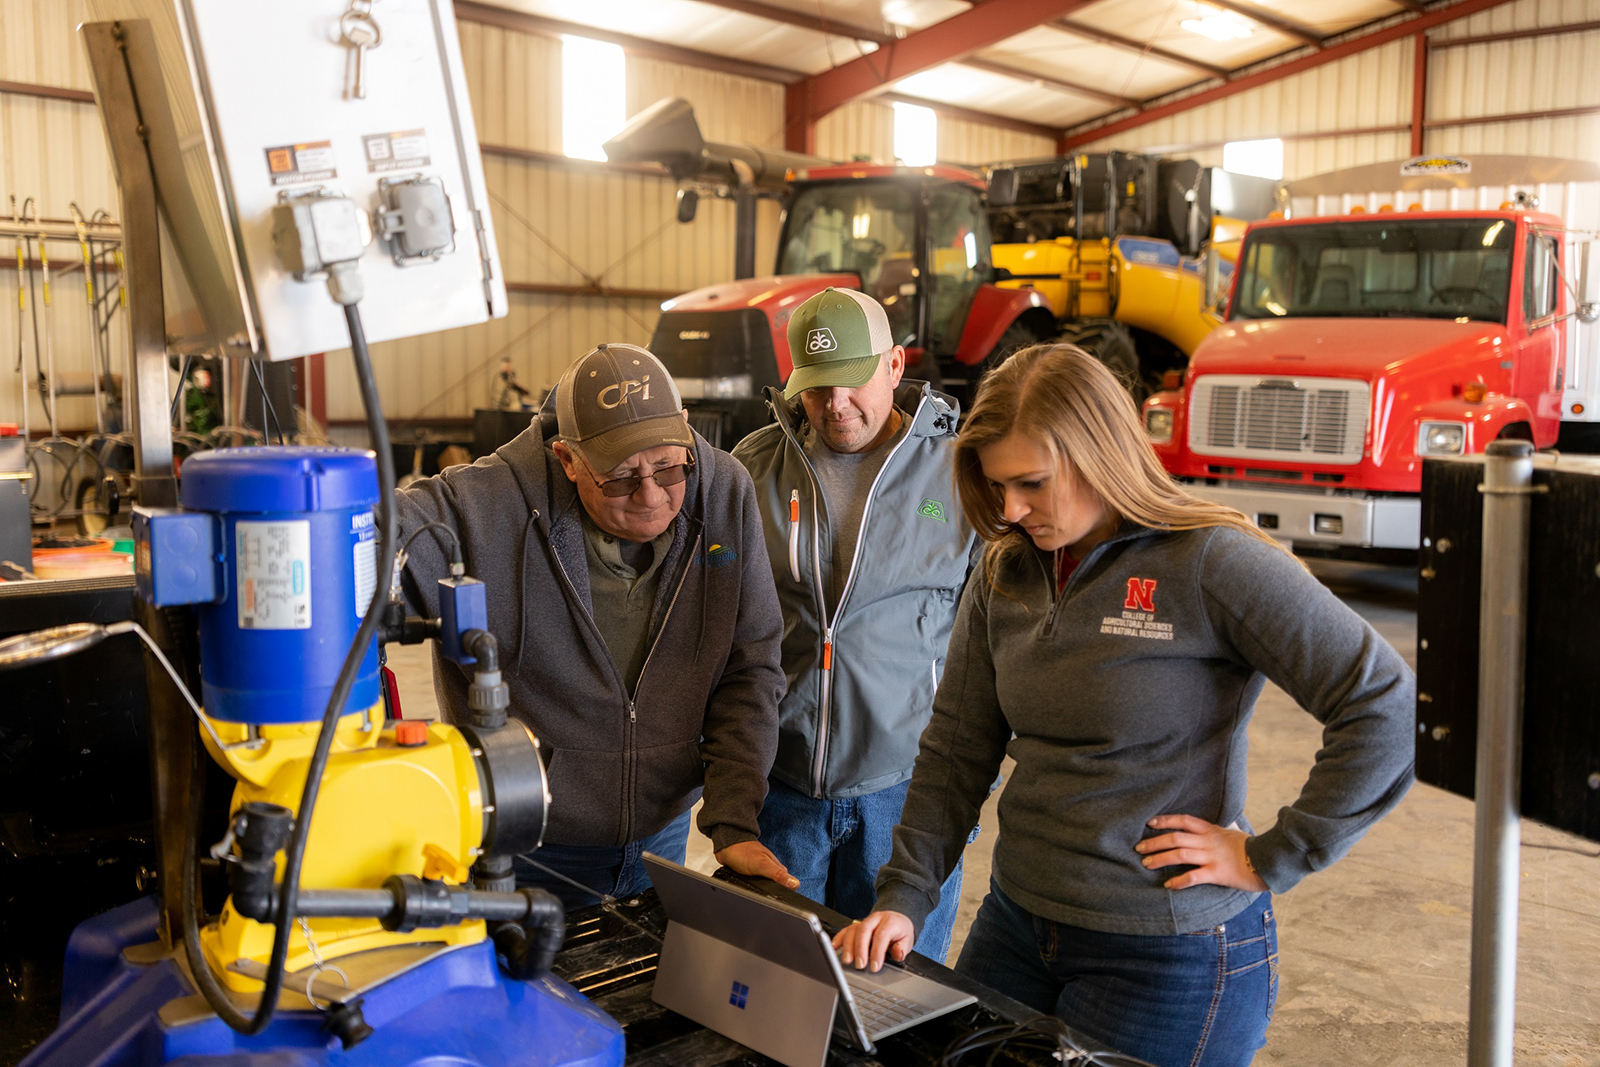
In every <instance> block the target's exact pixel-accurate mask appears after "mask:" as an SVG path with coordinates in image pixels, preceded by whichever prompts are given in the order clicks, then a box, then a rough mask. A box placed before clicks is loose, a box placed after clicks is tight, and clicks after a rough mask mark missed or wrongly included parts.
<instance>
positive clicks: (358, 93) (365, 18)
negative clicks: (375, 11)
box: [339, 8, 383, 100]
mask: <svg viewBox="0 0 1600 1067" xmlns="http://www.w3.org/2000/svg"><path fill="white" fill-rule="evenodd" d="M339 39H340V40H341V41H343V42H344V43H345V44H347V45H349V46H350V47H351V48H354V49H355V50H356V86H355V97H356V99H357V100H365V99H366V98H367V87H366V84H365V75H366V70H365V67H366V53H367V49H369V48H376V47H378V46H379V45H380V44H382V43H383V31H381V30H379V29H378V23H377V21H376V20H374V19H373V17H372V16H371V15H370V14H368V13H367V12H365V11H362V10H359V9H356V8H352V9H351V10H349V11H346V12H345V13H344V14H343V15H341V16H340V17H339Z"/></svg>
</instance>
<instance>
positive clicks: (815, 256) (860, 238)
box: [778, 180, 917, 345]
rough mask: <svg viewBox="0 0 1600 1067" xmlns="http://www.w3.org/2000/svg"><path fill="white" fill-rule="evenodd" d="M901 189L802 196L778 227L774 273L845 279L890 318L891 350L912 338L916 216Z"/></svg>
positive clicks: (871, 186)
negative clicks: (853, 279) (850, 277)
mask: <svg viewBox="0 0 1600 1067" xmlns="http://www.w3.org/2000/svg"><path fill="white" fill-rule="evenodd" d="M912 197H913V190H912V189H911V188H910V187H909V186H907V185H905V184H901V185H893V184H890V183H888V182H883V183H875V182H863V181H859V180H858V181H849V182H840V183H837V184H826V185H814V186H811V187H810V188H806V189H802V190H801V191H800V192H799V194H798V195H796V196H795V198H794V202H793V203H792V204H790V206H789V212H788V215H787V216H786V218H785V221H784V229H783V253H782V255H781V256H780V258H779V262H778V273H779V274H832V273H852V274H855V275H857V276H858V277H860V279H861V290H862V292H865V293H867V294H868V295H870V296H873V297H875V298H877V300H878V302H879V303H881V304H883V306H884V308H885V309H886V310H887V311H888V313H889V326H890V329H891V330H892V332H893V333H894V340H895V344H902V345H903V344H913V343H914V341H913V335H914V333H915V331H916V322H917V316H916V311H915V307H916V295H917V262H916V255H915V251H916V234H917V226H916V211H915V207H914V203H913V200H912Z"/></svg>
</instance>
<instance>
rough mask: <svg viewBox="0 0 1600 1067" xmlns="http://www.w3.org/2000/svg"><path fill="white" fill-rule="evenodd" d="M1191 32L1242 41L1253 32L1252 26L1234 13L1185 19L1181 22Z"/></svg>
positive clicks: (1214, 39)
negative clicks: (1233, 14) (1234, 15)
mask: <svg viewBox="0 0 1600 1067" xmlns="http://www.w3.org/2000/svg"><path fill="white" fill-rule="evenodd" d="M1179 25H1180V26H1182V27H1183V28H1184V29H1186V30H1188V31H1189V32H1190V33H1198V34H1199V35H1200V36H1202V37H1209V38H1211V39H1212V40H1213V41H1242V40H1244V39H1245V38H1246V37H1249V36H1250V34H1251V32H1252V31H1251V28H1250V27H1249V26H1248V25H1247V24H1245V23H1243V22H1241V21H1239V20H1238V19H1236V18H1234V17H1233V16H1232V15H1223V14H1216V15H1207V16H1206V17H1205V18H1199V19H1184V20H1183V21H1182V22H1181V23H1179Z"/></svg>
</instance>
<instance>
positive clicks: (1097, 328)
mask: <svg viewBox="0 0 1600 1067" xmlns="http://www.w3.org/2000/svg"><path fill="white" fill-rule="evenodd" d="M1056 340H1058V341H1060V342H1062V343H1064V344H1069V345H1077V346H1078V347H1079V348H1081V349H1083V350H1084V351H1086V352H1089V353H1091V354H1092V355H1094V356H1095V357H1096V358H1097V359H1099V360H1100V362H1101V363H1104V364H1105V365H1106V366H1107V367H1110V368H1111V373H1113V374H1115V375H1116V376H1117V378H1118V379H1119V380H1120V381H1121V382H1122V384H1123V387H1124V388H1126V389H1127V390H1128V392H1129V393H1131V394H1132V395H1133V401H1134V403H1136V404H1140V403H1143V402H1144V398H1145V397H1147V396H1149V395H1150V390H1149V387H1148V386H1146V385H1145V382H1144V376H1143V375H1142V374H1140V373H1139V351H1138V349H1137V348H1135V347H1134V344H1133V335H1132V334H1130V333H1129V332H1128V328H1127V327H1126V326H1124V325H1122V323H1120V322H1077V323H1072V324H1070V325H1068V326H1067V327H1066V328H1065V329H1064V330H1062V332H1061V336H1060V337H1058V338H1056Z"/></svg>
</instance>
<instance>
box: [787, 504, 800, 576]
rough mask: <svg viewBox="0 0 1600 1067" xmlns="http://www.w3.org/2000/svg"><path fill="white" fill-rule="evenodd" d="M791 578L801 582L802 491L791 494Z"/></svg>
mask: <svg viewBox="0 0 1600 1067" xmlns="http://www.w3.org/2000/svg"><path fill="white" fill-rule="evenodd" d="M789 576H790V577H792V578H793V579H794V580H795V581H796V582H799V581H800V490H798V489H795V490H793V491H791V492H790V493H789Z"/></svg>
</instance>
